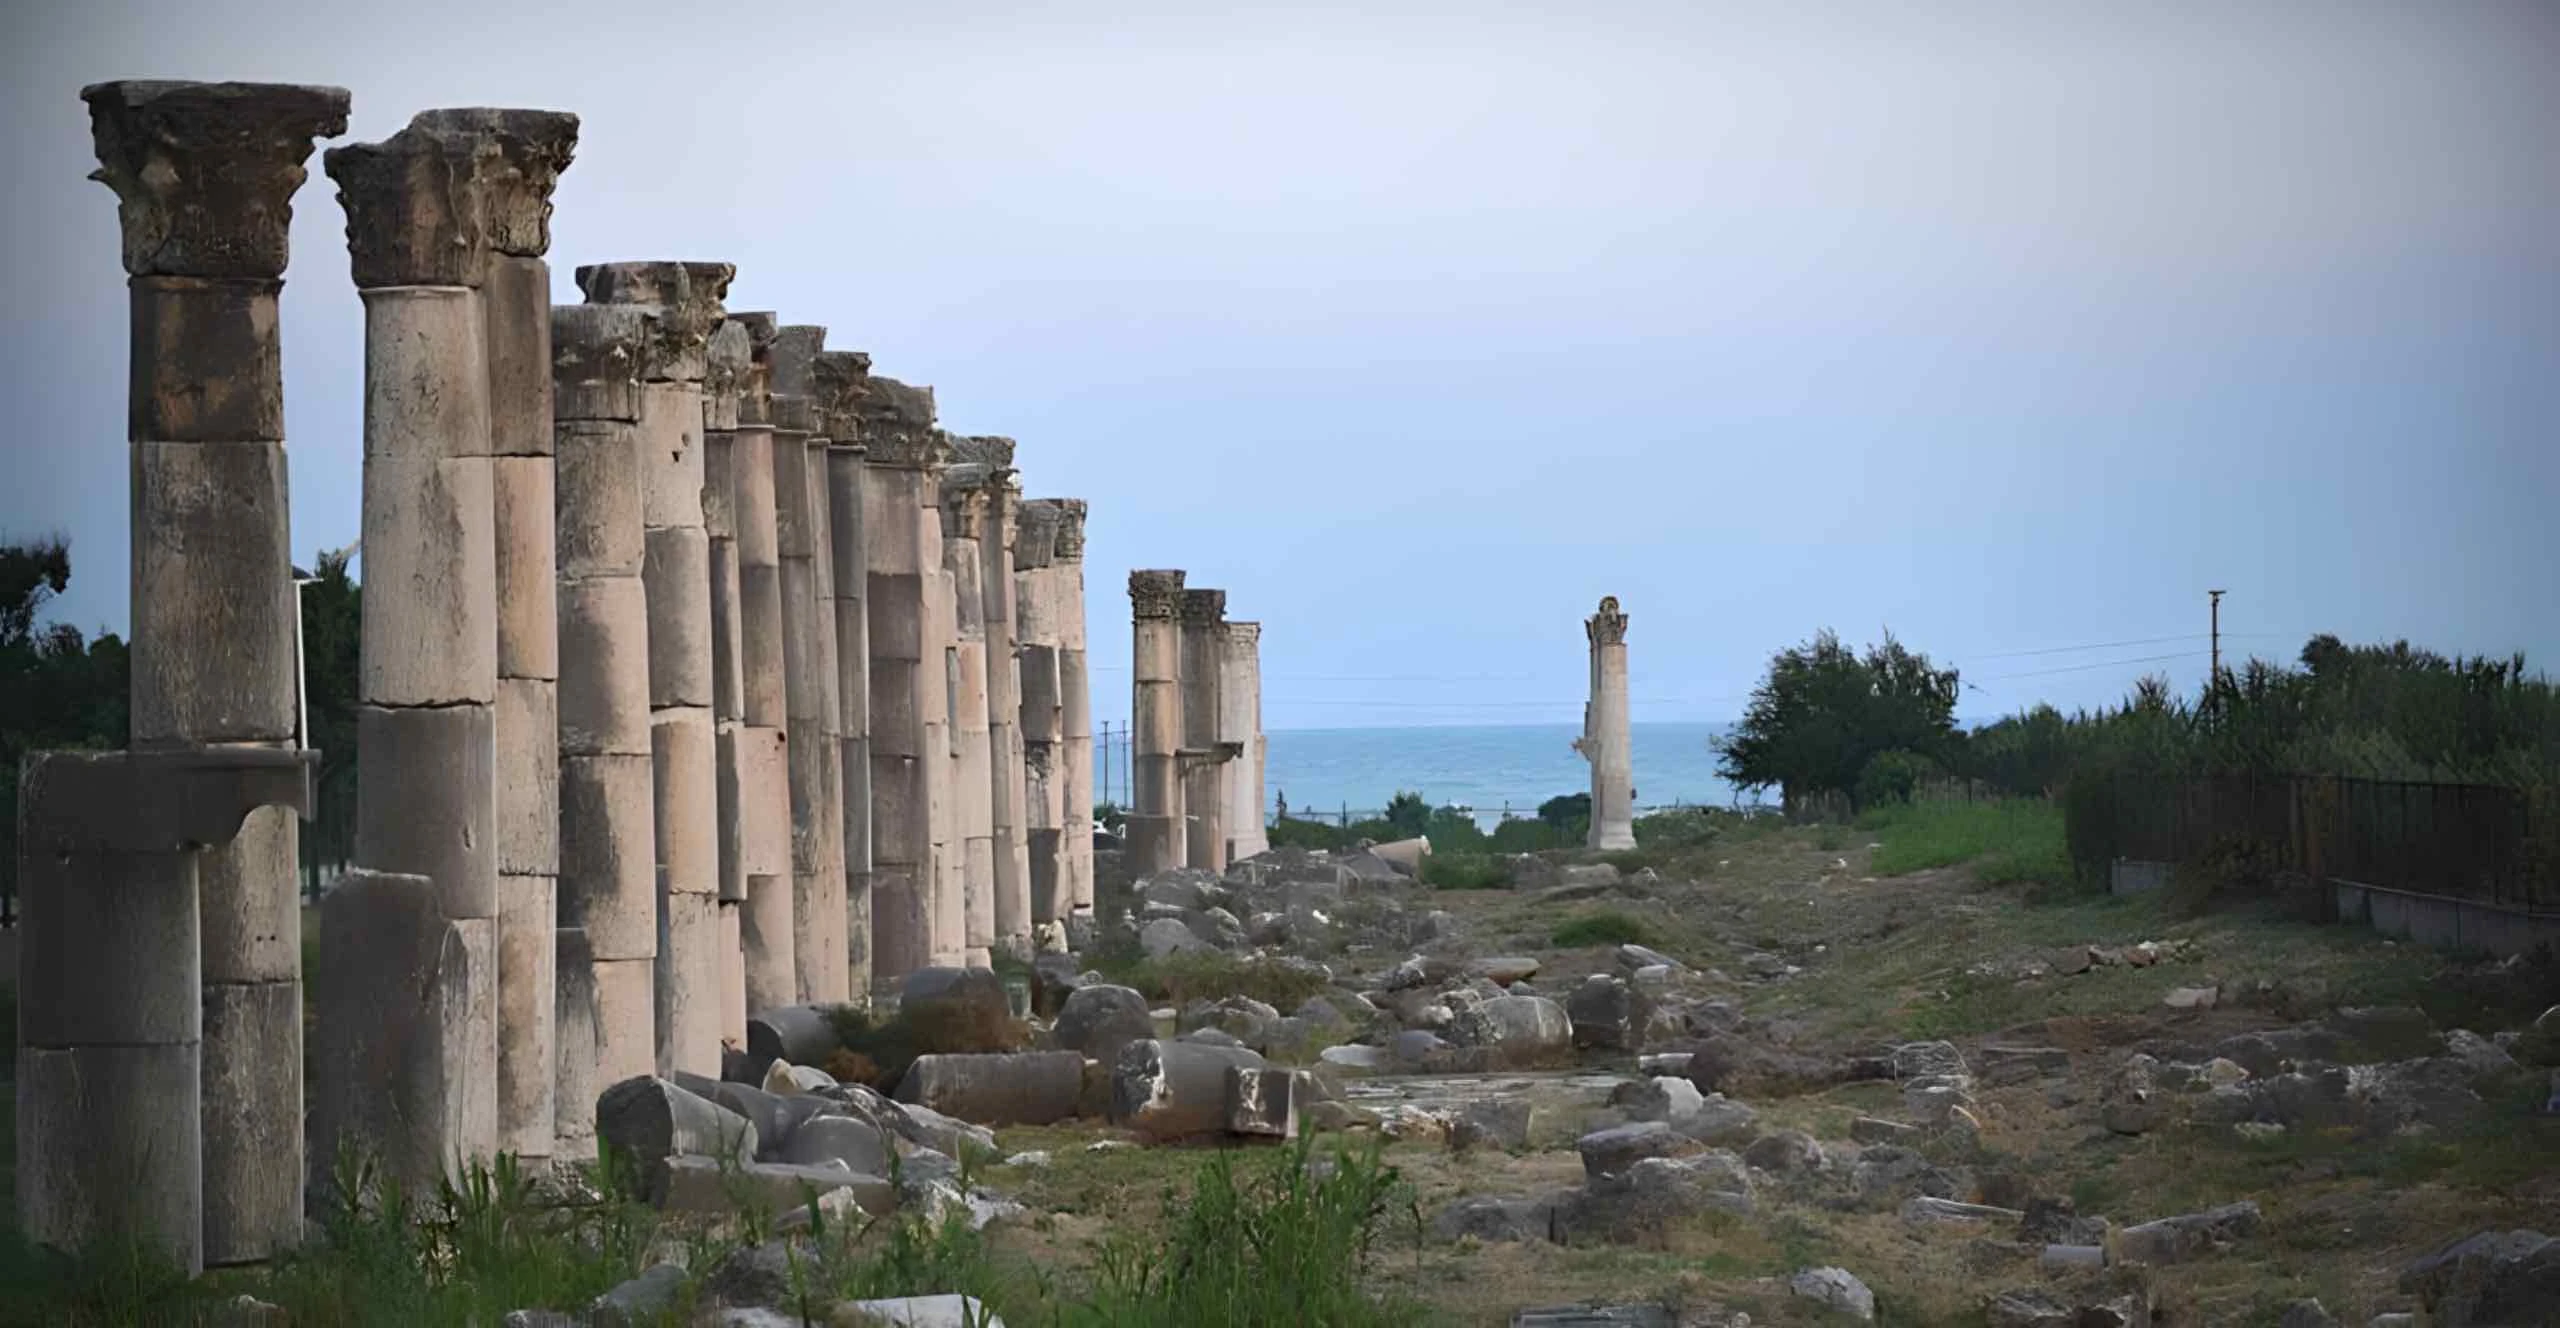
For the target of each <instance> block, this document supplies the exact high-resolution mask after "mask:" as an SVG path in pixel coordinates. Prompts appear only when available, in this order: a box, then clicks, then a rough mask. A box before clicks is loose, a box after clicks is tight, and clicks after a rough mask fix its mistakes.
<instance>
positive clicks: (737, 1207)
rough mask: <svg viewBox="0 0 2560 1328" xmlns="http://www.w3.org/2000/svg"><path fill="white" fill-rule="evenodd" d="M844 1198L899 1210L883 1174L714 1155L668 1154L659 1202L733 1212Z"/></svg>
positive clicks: (675, 1208) (777, 1210)
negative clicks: (742, 1161) (664, 1187)
mask: <svg viewBox="0 0 2560 1328" xmlns="http://www.w3.org/2000/svg"><path fill="white" fill-rule="evenodd" d="M838 1196H841V1197H842V1200H843V1203H844V1204H846V1205H850V1207H854V1208H859V1209H861V1210H862V1211H864V1212H867V1213H872V1214H875V1215H876V1214H881V1213H890V1212H895V1211H897V1207H898V1191H897V1187H896V1186H894V1185H891V1184H890V1183H889V1182H888V1181H887V1180H886V1179H884V1178H882V1177H879V1176H874V1175H869V1174H866V1173H863V1172H858V1171H847V1170H845V1168H844V1167H843V1165H842V1164H833V1165H823V1166H821V1165H808V1166H803V1165H799V1164H795V1163H789V1162H749V1163H746V1164H744V1165H740V1164H738V1163H734V1162H721V1161H715V1160H713V1159H711V1158H707V1157H674V1158H669V1159H667V1193H666V1197H665V1199H664V1200H663V1201H662V1202H663V1206H664V1207H665V1208H666V1210H667V1211H668V1212H671V1213H735V1212H740V1211H748V1210H752V1211H756V1212H761V1213H764V1214H767V1215H774V1214H785V1213H790V1212H793V1211H795V1210H805V1209H806V1208H807V1207H808V1206H809V1205H810V1204H811V1203H812V1202H817V1203H820V1204H821V1206H822V1207H834V1209H835V1211H847V1209H846V1208H845V1207H843V1206H837V1205H830V1204H829V1203H828V1202H827V1201H830V1200H835V1199H837V1198H838Z"/></svg>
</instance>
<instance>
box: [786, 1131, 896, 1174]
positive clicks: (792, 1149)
mask: <svg viewBox="0 0 2560 1328" xmlns="http://www.w3.org/2000/svg"><path fill="white" fill-rule="evenodd" d="M890 1151H891V1150H890V1147H889V1137H888V1135H887V1134H886V1133H884V1132H883V1131H882V1130H881V1128H880V1127H879V1126H877V1125H874V1124H872V1123H871V1122H869V1121H867V1120H856V1119H854V1118H853V1117H851V1116H813V1117H811V1118H809V1119H808V1120H805V1121H802V1122H801V1123H800V1125H799V1126H798V1128H796V1129H794V1130H792V1131H791V1134H790V1139H789V1142H787V1143H786V1144H784V1145H783V1148H782V1151H781V1154H780V1156H778V1157H777V1158H776V1159H774V1160H776V1161H780V1162H789V1163H794V1164H798V1165H802V1166H825V1165H829V1164H833V1165H838V1166H842V1167H843V1168H844V1169H845V1170H847V1171H858V1172H861V1173H863V1174H864V1175H868V1176H886V1175H888V1174H889V1157H890Z"/></svg>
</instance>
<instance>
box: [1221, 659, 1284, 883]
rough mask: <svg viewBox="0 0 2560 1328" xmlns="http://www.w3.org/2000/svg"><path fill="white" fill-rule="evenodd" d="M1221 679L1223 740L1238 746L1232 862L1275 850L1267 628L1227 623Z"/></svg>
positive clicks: (1232, 790) (1231, 782)
mask: <svg viewBox="0 0 2560 1328" xmlns="http://www.w3.org/2000/svg"><path fill="white" fill-rule="evenodd" d="M1219 663H1220V667H1219V677H1218V716H1219V718H1218V738H1219V740H1220V741H1221V742H1224V743H1226V744H1228V745H1231V746H1233V747H1234V748H1235V749H1236V752H1237V755H1236V760H1235V763H1234V764H1233V765H1231V766H1229V767H1228V769H1227V860H1228V861H1230V862H1232V861H1234V860H1236V859H1238V858H1250V857H1253V856H1255V855H1256V854H1259V853H1262V852H1264V851H1265V850H1267V849H1269V848H1270V847H1271V841H1270V838H1269V836H1268V835H1267V834H1266V833H1265V831H1264V828H1263V827H1264V824H1265V823H1264V820H1263V816H1264V811H1263V805H1264V804H1263V800H1262V624H1260V623H1253V622H1231V623H1228V624H1227V649H1226V654H1225V655H1224V656H1223V657H1222V658H1221V660H1220V662H1219Z"/></svg>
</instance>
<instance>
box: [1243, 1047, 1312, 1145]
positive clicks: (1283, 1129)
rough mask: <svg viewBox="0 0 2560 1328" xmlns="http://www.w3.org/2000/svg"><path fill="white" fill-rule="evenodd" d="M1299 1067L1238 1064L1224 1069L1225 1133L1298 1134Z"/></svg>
mask: <svg viewBox="0 0 2560 1328" xmlns="http://www.w3.org/2000/svg"><path fill="white" fill-rule="evenodd" d="M1305 1078H1306V1072H1305V1071H1303V1070H1283V1069H1278V1068H1276V1067H1267V1066H1247V1065H1238V1066H1234V1067H1232V1068H1230V1069H1229V1070H1228V1071H1227V1133H1229V1134H1238V1135H1244V1136H1246V1137H1248V1138H1264V1139H1295V1138H1297V1137H1298V1101H1299V1098H1300V1096H1301V1094H1302V1093H1303V1091H1304V1089H1303V1088H1302V1086H1301V1081H1302V1080H1304V1079H1305Z"/></svg>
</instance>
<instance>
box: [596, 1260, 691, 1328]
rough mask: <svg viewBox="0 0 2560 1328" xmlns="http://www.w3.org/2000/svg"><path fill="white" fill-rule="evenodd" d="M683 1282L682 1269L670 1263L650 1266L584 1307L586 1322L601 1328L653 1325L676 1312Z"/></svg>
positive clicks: (633, 1327)
mask: <svg viewBox="0 0 2560 1328" xmlns="http://www.w3.org/2000/svg"><path fill="white" fill-rule="evenodd" d="M684 1282H685V1277H684V1270H683V1269H682V1268H678V1267H677V1266H675V1265H674V1264H671V1263H661V1264H653V1265H651V1266H650V1267H649V1268H648V1269H647V1270H646V1271H644V1272H642V1273H641V1274H640V1275H639V1276H638V1277H635V1278H632V1279H631V1280H630V1281H628V1282H625V1283H623V1284H622V1285H620V1286H618V1287H615V1288H614V1289H613V1290H611V1291H608V1292H606V1293H604V1294H603V1295H601V1296H598V1297H596V1298H595V1302H594V1303H593V1304H591V1305H589V1306H588V1307H587V1315H588V1318H589V1319H590V1320H591V1321H592V1322H594V1323H596V1324H599V1325H602V1326H603V1328H624V1325H631V1326H632V1328H637V1325H640V1324H651V1323H656V1322H657V1321H658V1319H659V1317H660V1316H662V1315H664V1314H666V1313H667V1312H668V1311H669V1310H672V1309H674V1308H675V1303H676V1296H677V1295H678V1294H679V1293H681V1292H682V1291H683V1290H684Z"/></svg>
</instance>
